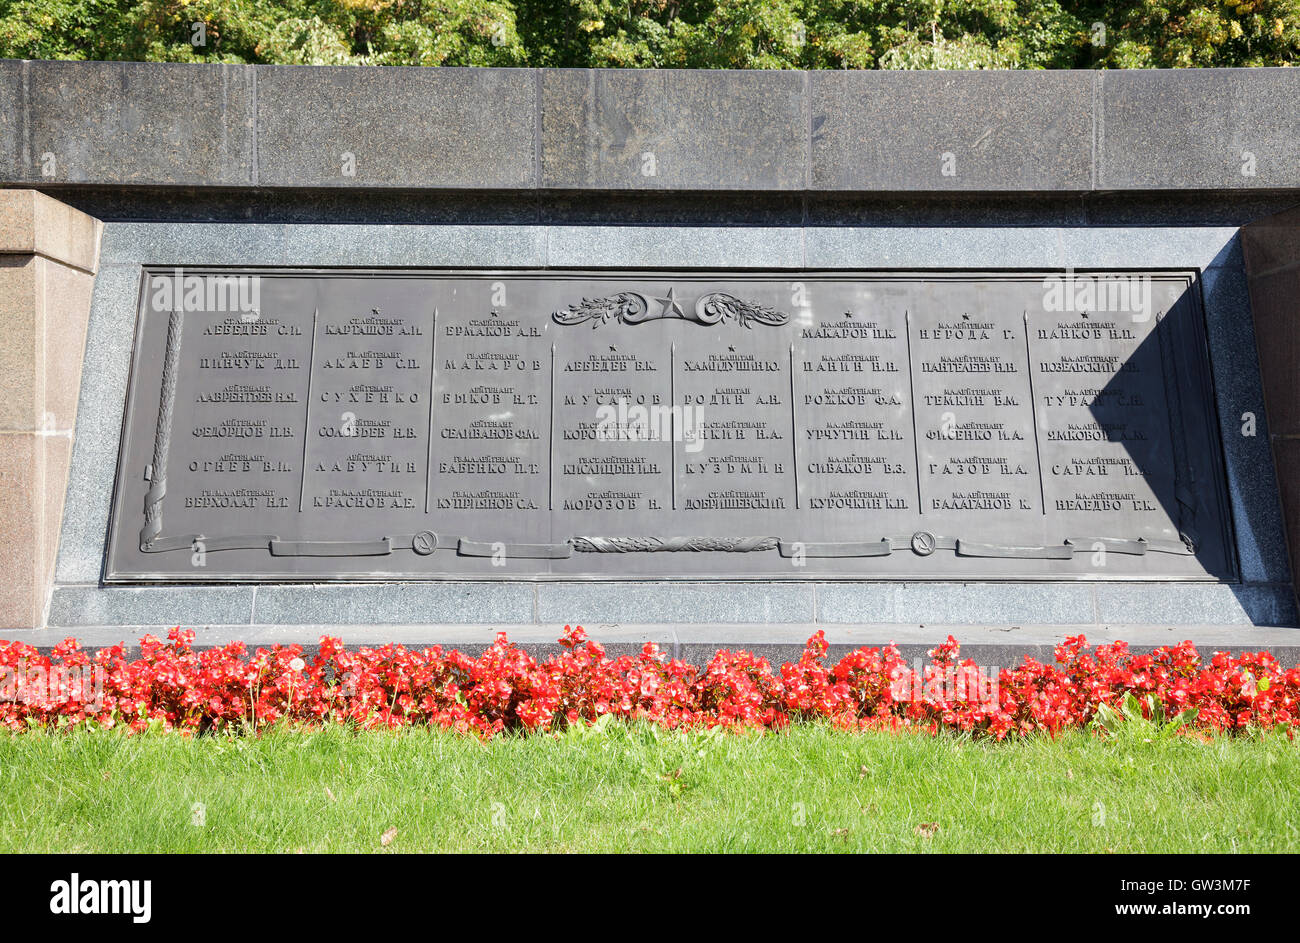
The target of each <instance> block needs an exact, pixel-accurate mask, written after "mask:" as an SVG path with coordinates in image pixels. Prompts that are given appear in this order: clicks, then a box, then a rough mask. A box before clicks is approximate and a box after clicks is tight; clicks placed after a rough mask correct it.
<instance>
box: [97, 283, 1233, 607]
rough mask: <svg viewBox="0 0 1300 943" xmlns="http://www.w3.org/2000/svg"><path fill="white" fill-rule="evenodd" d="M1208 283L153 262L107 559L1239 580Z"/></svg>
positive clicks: (120, 568)
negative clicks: (1093, 291)
mask: <svg viewBox="0 0 1300 943" xmlns="http://www.w3.org/2000/svg"><path fill="white" fill-rule="evenodd" d="M1144 277H1145V278H1147V279H1148V282H1149V297H1148V302H1149V304H1148V310H1146V311H1145V312H1141V311H1138V312H1130V311H1120V312H1116V311H1114V310H1109V302H1107V303H1106V305H1104V306H1103V307H1105V308H1107V310H1102V309H1097V308H1094V309H1093V310H1087V309H1086V306H1085V305H1084V303H1083V302H1082V301H1081V300H1079V299H1076V298H1074V296H1072V295H1069V296H1068V297H1069V298H1071V299H1073V300H1079V306H1075V307H1073V309H1072V310H1067V309H1061V310H1057V309H1054V308H1053V307H1052V303H1051V302H1050V300H1049V298H1048V295H1049V292H1050V284H1051V280H1053V279H1056V280H1058V281H1060V282H1061V283H1062V285H1063V286H1065V288H1064V291H1065V292H1066V294H1067V295H1068V292H1069V291H1073V290H1074V289H1075V287H1080V290H1082V288H1081V286H1082V285H1083V282H1084V280H1087V279H1092V280H1094V281H1095V282H1096V287H1097V289H1098V290H1099V291H1102V292H1105V291H1107V290H1110V286H1111V285H1112V284H1119V281H1118V280H1120V279H1130V280H1132V279H1142V278H1144ZM186 278H190V279H197V280H198V282H196V283H194V284H198V285H200V288H199V290H198V292H197V294H196V295H194V296H193V297H188V296H187V291H188V289H187V286H188V285H189V284H191V283H189V282H186ZM240 278H244V279H256V284H257V285H258V286H259V291H258V294H259V303H258V305H257V307H256V308H255V310H243V309H241V308H239V305H238V303H237V304H236V305H235V306H234V307H233V308H232V307H231V305H230V304H229V301H230V298H231V297H234V298H235V299H236V302H238V301H239V297H240V296H239V294H238V292H239V290H240V289H239V286H238V285H237V284H233V283H232V282H231V280H232V279H235V280H237V279H240ZM1108 279H1109V280H1113V281H1107V280H1108ZM164 283H169V284H170V286H171V292H170V294H169V295H168V294H166V293H165V292H163V291H162V290H161V286H162V285H163V284H164ZM212 285H217V286H219V287H218V288H217V290H216V292H215V295H214V292H213V290H212V288H211V287H210V286H212ZM232 285H233V287H232ZM1134 291H1135V292H1136V291H1138V289H1136V288H1135V289H1134ZM232 292H233V295H232V294H231V293H232ZM1199 294H1200V292H1199V281H1198V279H1197V275H1196V273H1195V272H1192V271H1187V270H1177V271H1163V270H1143V271H1140V272H1120V271H1107V272H1089V273H1083V272H1077V273H1076V272H1048V271H1033V272H1028V271H1015V272H1010V271H1009V272H993V271H978V272H946V271H922V272H869V271H860V272H843V271H834V272H812V271H805V272H790V271H782V272H764V273H751V272H739V271H726V272H715V271H695V270H687V271H671V272H665V271H653V270H638V271H585V272H574V271H559V270H490V271H472V270H437V271H431V270H405V269H378V270H353V269H330V270H318V269H243V270H233V269H209V268H200V267H195V268H192V269H185V270H184V272H183V273H180V272H178V271H177V270H175V269H170V268H167V269H163V268H147V269H145V270H144V271H143V272H142V278H141V286H140V294H139V314H138V318H137V326H136V339H135V347H134V352H133V357H132V367H131V378H130V384H129V390H128V396H127V403H126V407H125V418H124V423H123V434H122V441H121V449H120V456H119V461H118V472H117V479H116V487H115V492H114V500H113V512H112V518H111V522H110V527H109V542H108V549H107V553H106V562H105V572H104V579H105V581H106V582H109V583H140V582H174V581H179V582H225V581H234V582H250V581H274V582H286V581H313V582H315V581H324V580H346V581H357V580H427V579H471V580H472V579H506V580H520V579H562V580H575V579H576V580H582V579H639V580H643V579H691V580H698V579H701V578H719V579H762V580H769V579H777V580H785V579H794V580H799V579H813V580H836V579H856V580H862V579H868V580H902V579H906V580H927V579H941V580H949V581H951V580H1017V581H1019V580H1076V579H1090V580H1107V579H1124V580H1134V579H1138V580H1217V581H1224V580H1235V579H1236V578H1237V563H1236V559H1235V554H1234V551H1233V542H1232V526H1231V514H1230V510H1229V504H1228V501H1227V496H1226V489H1225V481H1224V471H1223V467H1224V465H1223V456H1222V452H1221V446H1220V440H1219V423H1218V418H1217V413H1216V411H1215V405H1214V397H1213V389H1212V381H1211V375H1210V369H1209V362H1208V349H1207V345H1206V340H1205V336H1206V331H1205V321H1204V313H1203V306H1202V304H1201V300H1200V297H1199ZM214 296H215V297H216V299H217V300H218V302H219V303H218V304H216V305H213V303H212V302H213V298H214ZM1081 297H1082V296H1080V298H1081ZM1135 297H1136V295H1135ZM1094 298H1095V296H1094ZM169 299H170V300H171V302H172V303H171V304H170V305H167V304H164V303H163V302H164V301H167V300H169ZM1073 300H1072V301H1067V302H1065V303H1066V304H1067V305H1072V306H1073ZM1144 313H1145V315H1146V317H1145V318H1142V314H1144ZM1044 332H1045V333H1044ZM187 432H188V433H189V434H188V435H186V434H185V433H187ZM313 432H314V433H315V434H314V435H313ZM1101 479H1106V480H1105V481H1102V480H1101ZM968 483H969V484H968Z"/></svg>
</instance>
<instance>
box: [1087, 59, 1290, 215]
mask: <svg viewBox="0 0 1300 943" xmlns="http://www.w3.org/2000/svg"><path fill="white" fill-rule="evenodd" d="M1100 80H1101V83H1102V84H1101V106H1100V113H1099V115H1098V126H1099V133H1098V141H1097V187H1098V188H1099V189H1103V190H1113V189H1124V190H1143V189H1158V190H1159V189H1163V190H1187V189H1198V188H1199V189H1275V188H1280V187H1296V186H1300V74H1297V73H1295V71H1294V70H1292V69H1285V68H1277V69H1269V68H1253V69H1205V70H1202V69H1116V70H1109V71H1106V72H1103V73H1100Z"/></svg>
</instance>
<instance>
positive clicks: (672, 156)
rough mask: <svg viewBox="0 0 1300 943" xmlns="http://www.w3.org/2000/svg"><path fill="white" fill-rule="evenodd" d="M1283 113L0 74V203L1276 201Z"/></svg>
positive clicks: (603, 77)
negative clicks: (675, 197) (102, 193)
mask: <svg viewBox="0 0 1300 943" xmlns="http://www.w3.org/2000/svg"><path fill="white" fill-rule="evenodd" d="M343 103H346V106H343ZM1297 105H1300V73H1297V71H1296V70H1294V69H1287V68H1251V69H1161V70H1109V71H1071V70H1023V71H1021V70H1016V71H998V70H982V71H905V72H890V71H839V70H825V71H814V72H800V71H762V70H753V71H734V70H656V69H645V70H641V69H608V70H606V69H596V70H570V69H541V70H538V69H495V68H421V67H382V68H377V67H361V66H341V67H321V66H264V65H256V66H246V65H229V64H186V63H126V62H49V61H18V60H0V186H3V185H16V184H18V185H21V184H31V183H38V182H43V183H46V184H50V185H58V184H83V185H112V186H123V187H143V186H168V187H186V186H189V187H200V188H204V187H208V188H231V187H235V188H255V187H267V186H272V187H285V188H313V189H322V188H324V189H335V190H348V189H377V190H382V189H388V188H399V189H400V188H407V189H416V190H418V189H429V190H444V189H447V190H475V189H480V190H496V191H520V190H533V191H545V192H550V191H566V190H567V191H614V192H632V191H657V192H662V191H696V192H709V191H716V192H722V191H742V192H754V193H759V192H769V193H797V192H826V193H836V192H867V191H871V192H898V193H953V192H967V193H999V192H1003V193H1009V192H1019V193H1059V194H1064V193H1080V194H1082V193H1107V192H1111V193H1113V192H1117V191H1131V192H1141V191H1151V190H1206V191H1214V192H1232V191H1246V192H1249V191H1295V190H1296V189H1300V159H1297V158H1300V107H1297ZM47 155H48V156H49V157H52V158H53V161H52V162H51V161H50V160H49V159H47Z"/></svg>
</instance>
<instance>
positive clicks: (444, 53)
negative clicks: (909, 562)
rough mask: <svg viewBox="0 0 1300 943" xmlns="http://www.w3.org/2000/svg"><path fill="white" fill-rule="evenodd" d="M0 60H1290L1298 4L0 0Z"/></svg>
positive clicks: (1270, 0)
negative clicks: (0, 58)
mask: <svg viewBox="0 0 1300 943" xmlns="http://www.w3.org/2000/svg"><path fill="white" fill-rule="evenodd" d="M0 57H3V58H27V59H123V60H150V61H167V62H262V63H296V64H315V65H354V64H356V65H360V64H372V65H448V66H477V65H491V66H559V67H622V68H707V69H714V68H718V69H722V68H726V69H990V68H993V69H1036V68H1153V67H1154V68H1180V67H1189V66H1254V65H1292V64H1295V63H1296V62H1297V61H1298V57H1300V0H1217V2H1211V0H1109V2H1092V3H1072V2H1063V0H0Z"/></svg>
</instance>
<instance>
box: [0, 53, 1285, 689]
mask: <svg viewBox="0 0 1300 943" xmlns="http://www.w3.org/2000/svg"><path fill="white" fill-rule="evenodd" d="M0 106H3V107H0V187H4V188H6V193H5V194H4V195H5V200H2V201H0V207H6V208H10V207H18V208H19V209H20V210H21V208H22V207H35V210H33V211H32V212H31V213H28V214H27V216H22V218H21V219H19V218H18V216H20V215H21V213H18V215H15V212H18V211H14V212H10V211H9V209H6V212H7V213H8V214H9V215H7V216H6V217H4V218H3V219H0V239H2V240H3V242H0V285H4V286H8V285H13V286H17V289H16V290H15V292H11V293H9V294H7V295H6V296H5V299H4V301H5V303H6V307H5V308H4V309H3V310H4V312H5V316H6V318H8V319H10V321H11V322H12V327H11V329H10V330H9V331H8V333H7V335H6V336H7V337H9V338H11V339H14V340H13V342H12V343H11V344H10V345H9V348H12V349H6V357H7V358H8V359H6V360H5V361H4V363H5V364H6V368H5V372H6V378H8V377H31V378H32V379H31V386H32V389H34V390H38V391H43V393H42V395H43V396H44V397H45V400H44V401H45V402H48V403H54V404H55V407H54V408H52V409H47V410H46V411H47V412H49V413H51V414H54V419H53V420H52V421H47V420H46V419H42V418H41V416H39V415H37V412H36V411H34V410H35V407H33V409H32V410H27V411H26V412H24V413H23V414H22V415H21V416H18V415H16V414H15V416H16V418H15V417H11V418H12V422H10V420H6V422H7V423H9V424H10V425H11V426H12V427H13V428H8V427H6V428H4V429H0V433H3V435H4V438H3V439H0V442H3V443H4V444H6V446H7V448H8V451H7V452H6V454H5V455H4V456H0V457H2V458H3V459H4V465H3V468H4V469H6V470H7V471H5V474H4V477H0V482H3V485H4V488H5V491H4V493H3V495H2V496H0V497H2V498H3V501H4V502H5V507H6V514H7V515H8V516H7V517H6V518H5V519H6V520H10V519H12V520H20V522H28V523H31V524H32V526H31V527H27V526H26V524H25V523H24V524H23V526H22V527H21V528H18V529H15V530H14V531H13V534H11V535H10V543H9V544H8V545H7V550H6V552H7V553H8V554H9V555H8V556H6V557H5V559H6V560H9V561H11V562H12V564H13V566H12V568H13V569H14V570H15V573H16V578H15V579H14V580H13V581H12V586H13V592H12V593H11V594H10V596H11V603H12V604H10V603H6V604H5V608H4V611H3V613H0V615H2V617H3V620H4V621H5V623H6V625H7V627H12V628H15V629H17V630H29V635H28V636H26V637H28V638H30V639H32V640H33V641H36V642H38V643H40V644H53V643H54V642H57V641H58V640H60V639H62V638H63V637H65V636H66V635H70V634H71V635H77V636H78V637H80V638H82V640H83V641H85V642H87V643H91V644H95V643H115V642H117V641H120V640H123V639H125V640H127V641H131V640H132V639H136V638H138V637H139V636H140V635H141V634H142V633H144V632H155V633H157V632H159V631H165V630H166V629H168V628H170V627H171V626H174V625H177V624H181V625H187V626H193V627H195V628H196V629H197V630H198V631H199V633H200V636H199V640H200V642H201V643H215V642H220V641H225V640H229V639H240V640H244V641H249V642H254V643H262V642H283V641H299V642H303V643H307V644H310V643H313V642H315V640H316V639H317V638H319V636H320V635H321V634H322V632H325V631H329V632H331V633H332V634H340V635H343V636H344V637H345V639H347V640H348V641H352V642H360V641H393V640H400V641H405V642H409V643H426V642H428V643H433V642H439V643H443V644H457V645H462V646H469V647H473V645H475V644H478V643H481V642H483V641H486V640H488V639H490V638H491V634H492V633H493V632H494V631H496V630H498V629H504V630H508V631H509V632H510V634H511V637H512V638H514V639H517V640H520V641H523V642H528V643H533V644H537V645H540V644H542V643H544V642H546V641H548V640H553V639H554V638H555V637H556V634H557V630H558V627H559V626H562V625H563V624H564V623H582V624H584V625H586V626H587V627H589V628H595V629H596V630H598V632H597V634H598V635H599V636H600V637H601V638H602V639H604V640H607V641H610V642H611V644H612V645H613V646H614V648H615V649H617V648H618V646H619V645H625V646H627V647H628V648H629V649H630V648H634V647H639V645H640V644H641V643H642V642H644V641H645V640H654V641H658V642H660V643H661V644H663V645H665V646H666V647H667V648H668V650H670V651H671V652H672V653H674V654H678V655H682V656H684V657H702V658H706V659H707V657H708V656H709V655H710V654H711V653H712V651H713V650H714V649H715V648H716V647H718V646H720V645H730V646H740V647H746V648H751V649H757V650H759V651H764V652H765V653H768V654H771V655H772V656H774V657H778V658H783V657H787V656H788V655H790V654H791V653H792V652H793V651H794V650H795V649H796V648H797V646H798V645H799V643H800V642H801V641H802V640H803V639H804V638H806V637H807V635H808V634H810V633H811V631H813V630H814V629H817V628H820V629H823V630H825V631H826V632H827V637H828V638H829V639H830V641H831V642H832V644H833V645H835V646H845V645H857V644H864V643H876V644H879V643H882V642H887V641H889V640H891V639H893V640H895V641H898V642H899V643H900V644H902V645H903V646H904V648H905V651H908V652H909V653H915V652H921V651H923V650H924V649H926V648H929V647H932V645H933V644H934V643H935V642H936V641H938V640H940V639H942V638H943V637H944V636H946V635H947V634H948V632H949V631H952V632H953V633H954V634H956V635H958V636H959V637H961V638H962V640H963V641H964V642H966V643H967V644H968V646H972V647H969V648H968V649H967V651H968V652H974V653H979V652H983V655H981V656H980V657H982V658H983V659H984V660H985V661H988V660H993V661H995V662H996V661H997V660H998V659H1000V660H1001V661H1000V663H1003V664H1005V663H1008V662H1009V660H1013V659H1017V658H1018V657H1019V656H1020V655H1021V654H1035V655H1037V656H1039V657H1050V654H1051V647H1052V645H1053V644H1054V643H1055V642H1056V641H1057V640H1059V638H1060V637H1062V635H1063V634H1064V633H1067V632H1076V631H1083V632H1086V633H1087V634H1088V636H1089V638H1090V639H1093V640H1099V639H1106V638H1125V639H1127V640H1129V641H1130V642H1133V643H1135V644H1136V645H1138V646H1141V645H1149V644H1163V643H1166V642H1176V641H1180V640H1181V639H1183V638H1192V639H1194V640H1196V641H1198V642H1199V643H1203V644H1211V645H1218V644H1227V645H1239V644H1244V642H1242V639H1245V638H1249V639H1251V640H1252V644H1254V645H1258V646H1259V647H1270V648H1272V649H1274V650H1275V651H1278V652H1285V651H1287V650H1288V647H1289V646H1293V645H1295V644H1296V643H1294V642H1293V641H1292V638H1293V634H1292V633H1294V631H1295V629H1292V628H1290V627H1291V626H1295V625H1296V624H1297V623H1298V622H1300V616H1298V614H1297V609H1296V599H1295V577H1294V574H1293V569H1292V561H1291V558H1290V557H1289V556H1288V552H1287V528H1286V521H1288V520H1295V519H1296V514H1297V511H1296V507H1297V501H1296V500H1295V495H1296V494H1297V493H1298V492H1297V486H1296V485H1295V481H1294V478H1295V475H1294V471H1293V470H1292V469H1291V465H1292V464H1293V462H1291V459H1290V455H1291V451H1292V449H1291V446H1292V445H1293V444H1294V443H1292V442H1291V441H1290V439H1291V438H1293V436H1292V435H1291V426H1292V425H1293V423H1291V421H1290V419H1288V418H1287V417H1288V416H1289V415H1290V413H1289V412H1288V411H1287V410H1288V408H1289V407H1287V405H1286V404H1287V403H1288V402H1290V398H1289V394H1290V391H1293V390H1294V388H1295V385H1296V383H1297V382H1300V377H1297V376H1296V374H1295V371H1294V369H1293V367H1292V364H1293V362H1294V359H1295V358H1294V356H1293V355H1292V352H1293V351H1294V346H1293V345H1292V343H1291V341H1290V340H1289V338H1290V337H1291V336H1292V334H1293V333H1294V332H1293V331H1291V330H1290V328H1289V327H1288V325H1289V319H1290V317H1291V315H1290V314H1289V308H1288V307H1287V298H1288V296H1287V294H1286V292H1287V290H1288V289H1287V287H1286V286H1287V285H1289V284H1290V281H1288V279H1291V278H1292V276H1293V274H1294V270H1295V268H1296V265H1297V264H1300V257H1298V256H1297V254H1296V251H1295V246H1296V245H1297V244H1300V241H1298V240H1297V239H1296V237H1295V232H1296V227H1295V222H1294V221H1295V218H1296V217H1295V214H1294V212H1291V213H1290V214H1288V213H1287V211H1288V210H1292V208H1293V207H1295V206H1296V205H1297V203H1300V143H1298V142H1300V75H1298V74H1297V73H1296V72H1295V70H1289V69H1241V70H1170V71H1159V72H1155V71H1152V72H1142V71H1118V70H1117V71H1107V72H1028V71H1026V72H1006V73H1002V72H981V73H954V72H929V73H907V74H889V73H880V72H875V73H865V72H863V73H857V72H827V73H801V72H780V73H776V72H749V73H737V72H726V71H717V72H693V71H657V70H608V71H593V72H587V71H582V70H524V69H518V70H514V69H503V70H497V69H382V70H381V69H361V68H297V67H261V66H257V67H251V66H229V65H222V66H207V65H180V64H137V63H93V62H60V63H52V62H11V61H0ZM10 191H11V192H10ZM36 191H39V192H36ZM22 212H26V211H25V210H23V211H22ZM29 216H30V218H28V217H29ZM11 217H12V218H11ZM1270 220H1272V221H1273V222H1269V221H1270ZM1243 232H1244V233H1247V234H1250V233H1254V234H1255V235H1254V238H1253V239H1251V240H1248V243H1249V250H1250V261H1251V265H1252V267H1251V269H1250V272H1249V280H1248V271H1247V265H1246V259H1245V257H1244V256H1243V235H1242V234H1243ZM65 243H66V245H64V244H65ZM60 246H63V248H60ZM55 263H57V266H62V268H58V267H55V268H51V265H52V264H55ZM64 268H70V269H75V273H71V272H70V273H68V279H70V282H69V283H70V284H72V283H75V284H76V285H77V286H80V287H81V288H87V287H88V286H89V285H91V284H92V281H91V280H92V279H93V289H90V290H89V292H88V294H89V297H87V292H86V291H81V292H80V293H76V292H73V293H60V292H59V291H56V290H53V289H52V288H51V286H54V287H55V288H57V285H58V284H61V282H58V281H57V280H56V281H53V282H51V281H48V280H46V281H44V282H42V281H41V280H40V279H35V280H34V279H33V277H32V276H33V273H38V272H40V271H45V272H46V273H47V275H48V274H49V273H50V272H56V273H63V269H64ZM60 277H62V275H61V274H60ZM42 286H43V287H42ZM12 299H18V300H17V301H16V302H13V303H10V302H11V301H12ZM52 313H53V314H57V317H55V316H52ZM61 323H66V324H70V325H72V326H73V327H72V328H69V329H68V330H66V331H61V330H60V329H58V327H57V325H59V324H61ZM83 325H84V330H85V340H84V343H82V341H81V339H80V334H79V331H80V330H82V326H83ZM24 332H25V333H24ZM21 338H41V342H40V343H36V342H35V341H33V342H32V343H30V344H29V343H27V341H25V340H20V339H21ZM11 355H12V356H11ZM19 355H21V356H19ZM1261 363H1263V364H1264V366H1265V368H1266V369H1265V371H1264V374H1265V375H1264V376H1263V378H1262V379H1261V369H1260V365H1261ZM60 378H73V379H72V380H70V381H68V382H66V383H65V382H64V381H63V380H62V379H60ZM76 378H79V380H78V379H76ZM24 382H26V381H24ZM64 387H67V389H64ZM1266 393H1267V397H1266V395H1265V394H1266ZM65 394H66V395H65ZM37 399H40V397H36V398H35V399H33V402H35V401H36V400H37ZM73 399H75V400H76V401H77V406H76V409H75V410H73V409H72V408H71V402H72V400H73ZM15 401H16V400H15ZM1266 402H1267V407H1268V408H1267V409H1266ZM1275 417H1276V418H1277V419H1278V422H1277V429H1272V425H1273V424H1271V423H1270V420H1272V419H1274V418H1275ZM36 445H39V446H40V448H39V449H36V451H35V452H32V454H37V453H39V454H41V455H45V456H46V458H47V459H49V460H43V461H40V462H37V461H34V460H31V459H29V458H25V457H24V456H25V455H27V453H25V452H22V451H21V448H27V449H28V450H29V451H31V450H32V449H33V448H35V446H36ZM1275 455H1276V459H1277V465H1276V466H1275V464H1274V458H1275ZM51 456H53V459H51V458H50V457H51ZM1279 474H1280V475H1281V479H1280V480H1279ZM65 481H66V487H65ZM50 493H53V494H55V495H58V494H65V495H66V499H65V500H64V501H62V503H61V504H60V502H58V501H41V502H40V507H41V508H42V509H43V510H42V512H41V513H40V514H27V515H26V516H24V515H23V514H18V515H15V514H14V513H13V509H15V508H17V509H22V508H31V507H33V506H34V504H33V501H34V498H33V496H34V495H37V494H50ZM1294 530H1295V528H1294V527H1292V531H1294ZM1291 539H1292V542H1293V543H1294V541H1295V534H1294V532H1293V533H1291ZM28 559H30V560H32V561H37V562H34V563H32V565H31V566H30V567H29V568H26V569H24V564H23V562H22V561H24V560H28ZM765 646H766V647H765ZM908 646H910V648H909V647H908ZM1296 650H1297V651H1300V646H1297V648H1296Z"/></svg>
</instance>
